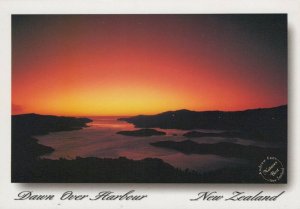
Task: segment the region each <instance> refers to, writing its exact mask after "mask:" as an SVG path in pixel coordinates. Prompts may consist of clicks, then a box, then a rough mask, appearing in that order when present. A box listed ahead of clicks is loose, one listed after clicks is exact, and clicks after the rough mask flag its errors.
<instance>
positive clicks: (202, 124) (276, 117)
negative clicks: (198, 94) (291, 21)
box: [119, 105, 287, 141]
mask: <svg viewBox="0 0 300 209" xmlns="http://www.w3.org/2000/svg"><path fill="white" fill-rule="evenodd" d="M119 120H123V121H126V122H129V123H132V124H134V125H135V126H136V127H138V128H162V129H183V130H192V129H211V130H226V131H238V132H241V133H242V134H244V135H246V136H248V137H251V138H252V139H257V140H267V141H286V140H287V105H284V106H279V107H274V108H261V109H252V110H245V111H229V112H223V111H203V112H195V111H189V110H178V111H169V112H164V113H161V114H157V115H139V116H135V117H130V118H120V119H119Z"/></svg>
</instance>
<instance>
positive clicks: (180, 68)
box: [12, 15, 287, 115]
mask: <svg viewBox="0 0 300 209" xmlns="http://www.w3.org/2000/svg"><path fill="white" fill-rule="evenodd" d="M12 65H13V66H12V113H13V114H20V113H29V112H34V113H39V114H54V115H136V114H154V113H159V112H163V111H168V110H176V109H191V110H199V111H201V110H216V109H218V110H242V109H249V108H258V107H273V106H278V105H282V104H286V103H287V23H286V16H285V15H65V16H64V15H13V17H12Z"/></svg>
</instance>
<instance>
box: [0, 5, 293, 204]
mask: <svg viewBox="0 0 300 209" xmlns="http://www.w3.org/2000/svg"><path fill="white" fill-rule="evenodd" d="M10 7H11V8H15V6H10ZM15 11H18V9H17V10H14V11H13V12H10V11H9V12H7V13H6V15H5V18H6V23H9V24H7V25H8V26H9V29H10V31H11V33H10V34H9V35H10V37H9V39H10V42H9V44H8V45H10V49H11V57H10V60H7V61H10V62H11V65H10V66H9V71H8V73H7V74H6V75H9V76H10V79H9V85H10V86H11V88H10V89H6V95H8V97H6V98H9V101H7V103H6V104H7V112H6V114H5V115H6V121H10V122H9V123H7V124H8V125H7V126H6V125H5V126H4V127H5V129H6V131H7V132H5V133H7V134H5V140H6V141H5V143H3V144H6V145H8V144H9V147H7V146H6V148H5V150H6V151H5V152H4V153H6V154H3V156H4V155H5V157H3V161H4V159H6V161H5V166H6V169H5V170H9V171H7V173H5V176H6V177H5V178H3V182H4V185H7V188H11V192H8V193H7V194H6V195H3V197H4V198H8V200H6V201H4V202H5V206H6V207H7V208H31V207H33V208H34V207H38V205H39V203H38V202H43V203H45V208H50V207H53V208H78V207H81V206H86V207H89V208H98V207H103V208H111V207H112V208H119V207H125V208H131V206H132V205H131V204H136V205H135V206H134V207H133V208H140V207H144V205H146V202H147V204H149V208H153V207H157V208H179V206H180V208H182V207H183V208H195V207H199V206H200V205H201V204H202V205H203V206H205V207H208V208H209V207H210V208H219V207H220V206H221V205H223V206H224V204H228V207H231V206H232V208H238V207H240V206H241V204H247V207H248V206H249V207H254V206H255V207H260V206H258V204H262V205H263V204H272V205H273V206H274V208H276V207H277V206H278V207H277V208H280V207H282V205H284V204H287V202H291V203H292V202H294V203H296V202H297V199H296V198H294V197H295V195H296V192H295V189H293V188H292V186H291V185H297V184H296V183H293V182H298V180H296V179H295V178H296V177H294V175H295V174H296V173H297V172H296V170H297V169H296V168H297V167H296V166H295V165H294V164H295V159H296V154H295V149H296V144H297V143H296V142H295V141H296V139H295V137H294V136H295V135H293V134H290V133H292V132H293V130H295V129H294V127H295V126H294V125H293V124H292V122H291V121H293V116H291V114H290V112H291V110H293V109H291V106H292V107H293V104H291V95H293V93H292V92H291V89H290V88H288V86H290V85H291V83H290V82H291V80H290V79H288V75H289V76H290V75H291V73H292V72H293V71H292V70H291V69H292V68H293V66H292V67H291V65H290V63H291V60H292V59H295V56H294V55H293V53H291V52H293V51H292V50H291V47H290V46H291V41H292V40H293V39H291V36H293V33H291V30H290V26H291V24H293V23H294V22H295V16H293V15H295V13H293V12H289V10H288V11H285V10H282V11H279V12H278V10H274V12H268V13H265V12H243V13H237V12H230V11H228V12H223V13H220V12H209V13H207V12H200V11H199V12H196V13H194V12H183V13H182V12H177V13H169V12H160V13H151V12H150V13H147V12H146V13H145V12H125V13H122V12H92V11H90V12H85V13H81V12H77V13H71V14H70V13H68V12H54V13H52V12H44V10H37V11H34V12H15ZM21 11H22V10H21ZM45 11H47V10H45ZM49 11H50V10H49ZM4 22H5V21H4ZM296 46H297V45H296ZM5 69H6V68H5ZM289 78H291V77H289ZM6 84H7V83H5V84H3V85H2V86H6ZM288 113H289V114H288ZM3 115H4V114H3ZM288 133H289V134H288ZM4 147H5V146H4ZM7 148H9V149H7ZM297 149H298V148H297ZM3 150H4V149H3ZM8 152H9V153H8ZM8 159H9V160H8ZM292 159H294V160H292ZM298 173H299V172H298ZM291 182H292V183H291ZM44 183H47V184H44ZM74 183H76V184H74ZM78 183H79V184H78ZM124 183H126V184H124ZM50 188H52V189H50ZM147 188H152V189H147ZM176 189H178V192H179V193H180V194H181V195H178V193H176V192H175V191H174V190H176ZM292 191H294V192H292ZM1 193H2V191H1ZM8 194H9V195H8ZM156 195H158V196H159V197H157V199H155V197H156ZM1 196H2V195H1ZM174 197H178V198H174ZM172 199H176V201H175V202H172ZM164 201H165V203H164ZM128 202H131V203H128ZM132 202H134V203H132ZM77 203H79V204H77ZM291 203H290V204H291ZM297 204H298V205H299V202H297ZM249 207H248V208H249Z"/></svg>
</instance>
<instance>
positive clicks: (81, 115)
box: [11, 104, 288, 117]
mask: <svg viewBox="0 0 300 209" xmlns="http://www.w3.org/2000/svg"><path fill="white" fill-rule="evenodd" d="M287 105H288V104H281V105H276V106H271V107H257V108H247V109H241V110H216V109H210V110H190V109H185V108H182V109H176V110H167V111H161V112H158V113H153V114H143V113H140V114H133V115H132V114H129V115H117V114H116V115H84V114H78V115H77V114H49V113H36V112H28V113H21V114H12V113H11V116H16V115H27V114H37V115H52V116H65V117H133V116H138V115H157V114H161V113H164V112H175V111H180V110H187V111H191V112H207V111H220V112H239V111H247V110H255V109H271V108H276V107H282V106H287Z"/></svg>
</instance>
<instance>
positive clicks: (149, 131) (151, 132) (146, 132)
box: [117, 128, 166, 136]
mask: <svg viewBox="0 0 300 209" xmlns="http://www.w3.org/2000/svg"><path fill="white" fill-rule="evenodd" d="M117 134H121V135H125V136H163V135H166V133H165V132H163V131H157V130H155V129H150V128H144V129H139V130H133V131H119V132H117Z"/></svg>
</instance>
